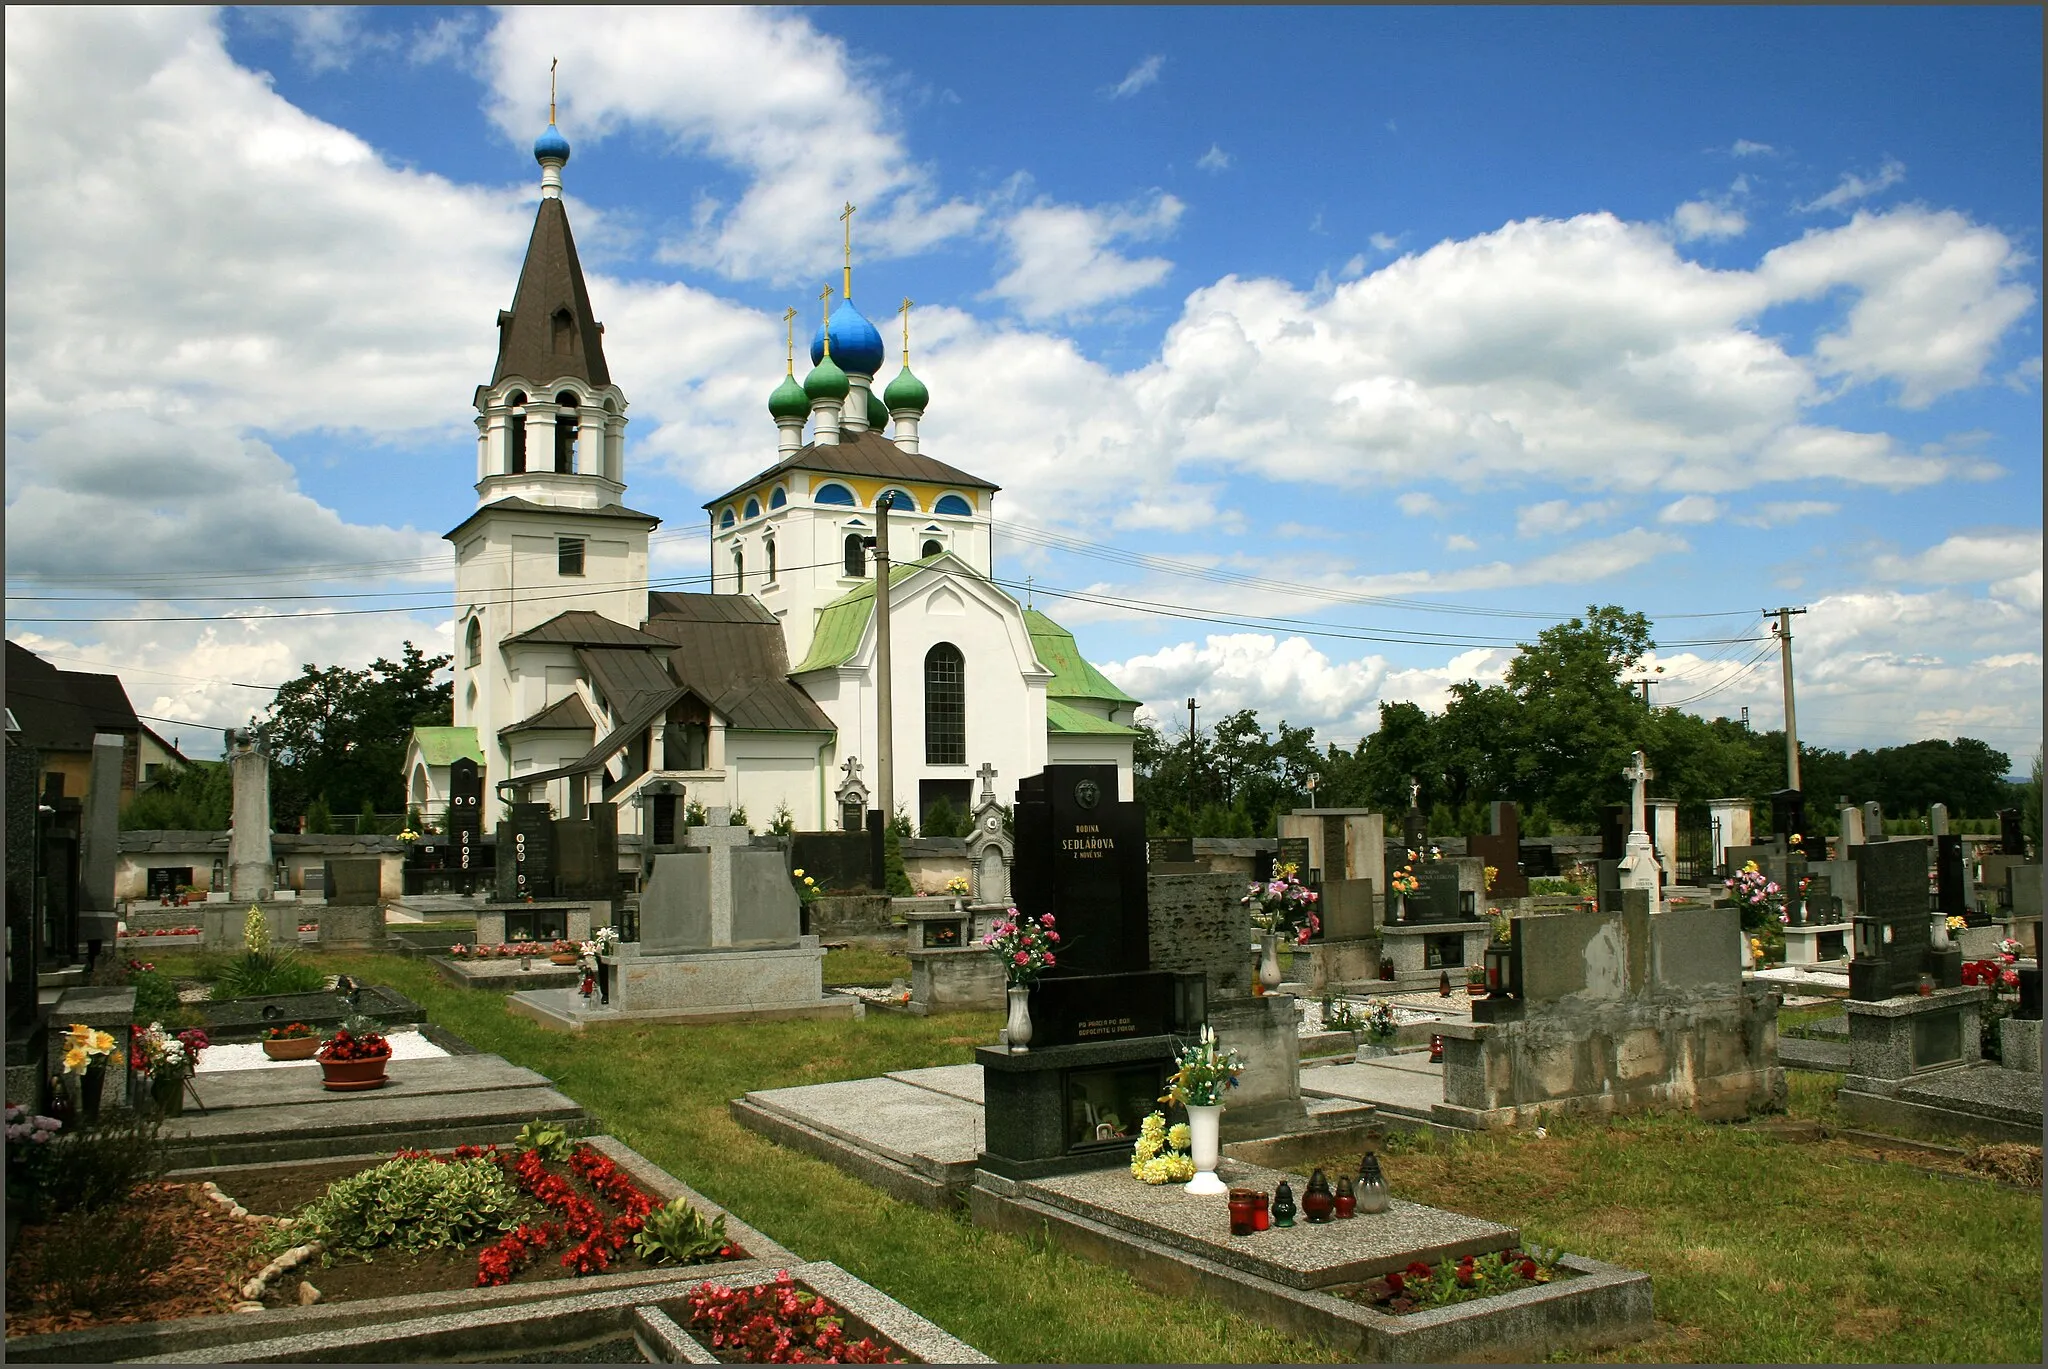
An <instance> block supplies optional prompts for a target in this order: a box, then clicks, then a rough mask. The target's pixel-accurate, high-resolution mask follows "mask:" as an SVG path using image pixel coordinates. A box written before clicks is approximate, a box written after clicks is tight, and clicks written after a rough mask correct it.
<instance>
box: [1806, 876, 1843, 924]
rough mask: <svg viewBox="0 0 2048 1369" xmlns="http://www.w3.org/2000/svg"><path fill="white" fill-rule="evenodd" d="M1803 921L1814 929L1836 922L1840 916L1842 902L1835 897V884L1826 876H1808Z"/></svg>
mask: <svg viewBox="0 0 2048 1369" xmlns="http://www.w3.org/2000/svg"><path fill="white" fill-rule="evenodd" d="M1803 903H1804V906H1805V914H1804V916H1805V919H1806V921H1807V922H1809V923H1812V924H1813V925H1814V926H1816V927H1825V926H1827V925H1829V924H1830V923H1833V922H1836V921H1838V920H1839V919H1840V918H1841V915H1842V900H1841V899H1839V898H1837V897H1836V896H1835V882H1834V880H1832V879H1831V878H1829V877H1828V876H1826V875H1808V876H1807V877H1806V894H1805V896H1804V899H1803Z"/></svg>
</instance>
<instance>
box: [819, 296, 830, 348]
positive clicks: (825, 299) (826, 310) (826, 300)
mask: <svg viewBox="0 0 2048 1369" xmlns="http://www.w3.org/2000/svg"><path fill="white" fill-rule="evenodd" d="M818 303H819V304H820V305H822V306H823V308H822V310H821V311H820V312H821V313H822V314H823V315H824V319H825V333H824V337H825V355H826V356H828V357H829V356H831V355H832V287H831V286H829V285H828V286H826V287H825V288H824V289H822V290H820V291H819V292H818Z"/></svg>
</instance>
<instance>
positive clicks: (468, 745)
mask: <svg viewBox="0 0 2048 1369" xmlns="http://www.w3.org/2000/svg"><path fill="white" fill-rule="evenodd" d="M412 739H413V740H414V741H415V742H417V743H418V744H419V748H420V759H421V760H423V761H425V762H426V763H427V764H428V765H453V764H455V762H457V761H459V760H465V759H466V760H472V761H475V762H476V763H477V764H478V765H482V764H483V763H484V749H483V746H482V745H481V744H480V743H479V742H478V741H477V737H476V729H475V728H473V727H415V728H414V729H413V730H412Z"/></svg>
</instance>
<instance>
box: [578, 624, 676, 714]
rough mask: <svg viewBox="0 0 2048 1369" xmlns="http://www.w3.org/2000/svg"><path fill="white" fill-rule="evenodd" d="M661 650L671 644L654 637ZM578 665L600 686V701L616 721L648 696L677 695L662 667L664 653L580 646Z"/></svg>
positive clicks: (637, 649) (631, 648)
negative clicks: (642, 698)
mask: <svg viewBox="0 0 2048 1369" xmlns="http://www.w3.org/2000/svg"><path fill="white" fill-rule="evenodd" d="M651 640H653V641H654V642H655V643H656V645H657V646H659V647H660V648H661V651H663V652H665V651H667V650H668V647H669V644H668V643H667V642H665V641H663V640H662V639H661V638H659V637H655V638H652V639H651ZM576 663H577V664H578V665H580V666H582V667H583V673H584V674H586V675H588V676H589V677H590V682H591V683H592V684H593V685H595V686H596V687H597V693H598V698H599V700H600V702H602V703H603V704H604V706H605V707H606V708H607V709H608V710H610V712H611V715H612V716H613V717H614V718H619V717H624V716H625V715H626V714H628V713H631V712H633V711H635V710H636V709H637V708H638V707H639V700H640V699H641V697H642V696H643V695H648V694H674V693H675V692H676V690H677V685H676V682H675V680H674V679H672V678H670V676H669V673H668V672H667V671H666V670H663V669H662V668H661V654H660V653H659V652H655V651H647V650H642V649H639V648H633V647H578V648H577V650H576Z"/></svg>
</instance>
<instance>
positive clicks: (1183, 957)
mask: <svg viewBox="0 0 2048 1369" xmlns="http://www.w3.org/2000/svg"><path fill="white" fill-rule="evenodd" d="M1244 886H1245V881H1244V880H1242V879H1239V878H1238V877H1237V876H1236V875H1230V874H1207V875H1153V876H1151V878H1150V880H1149V881H1148V890H1149V892H1148V901H1149V902H1150V904H1151V920H1152V925H1151V951H1152V968H1153V969H1155V970H1179V971H1183V972H1190V971H1195V970H1200V971H1202V972H1204V973H1206V974H1207V975H1208V976H1209V999H1210V1001H1211V1002H1214V1001H1216V1000H1217V999H1222V998H1232V997H1242V996H1245V995H1248V994H1250V993H1251V991H1252V952H1251V944H1252V924H1251V914H1250V912H1249V910H1247V909H1246V908H1245V906H1244V905H1243V904H1241V903H1239V902H1238V900H1239V899H1240V898H1242V897H1243V896H1244Z"/></svg>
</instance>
